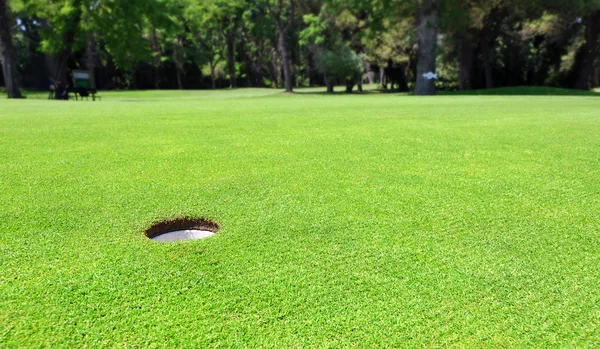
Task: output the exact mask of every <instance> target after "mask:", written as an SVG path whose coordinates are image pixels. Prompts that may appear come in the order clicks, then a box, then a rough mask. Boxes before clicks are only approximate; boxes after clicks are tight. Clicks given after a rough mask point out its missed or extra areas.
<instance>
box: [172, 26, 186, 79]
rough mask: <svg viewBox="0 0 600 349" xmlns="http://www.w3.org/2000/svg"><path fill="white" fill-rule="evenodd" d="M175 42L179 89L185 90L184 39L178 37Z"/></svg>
mask: <svg viewBox="0 0 600 349" xmlns="http://www.w3.org/2000/svg"><path fill="white" fill-rule="evenodd" d="M176 40H177V41H176V42H175V52H174V55H173V56H174V58H175V59H174V60H175V73H176V74H177V88H178V89H180V90H183V60H184V57H183V37H181V36H180V35H178V36H177V38H176Z"/></svg>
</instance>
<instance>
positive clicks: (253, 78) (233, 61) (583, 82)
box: [0, 0, 600, 97]
mask: <svg viewBox="0 0 600 349" xmlns="http://www.w3.org/2000/svg"><path fill="white" fill-rule="evenodd" d="M599 40H600V0H574V1H566V0H533V1H527V2H522V1H517V0H494V1H476V0H420V1H412V0H398V1H385V0H258V1H249V0H155V1H148V2H131V1H127V0H115V1H112V2H110V3H107V2H98V1H92V0H54V1H50V2H48V1H44V0H0V51H1V53H2V55H1V57H2V68H3V69H2V71H3V74H2V76H0V85H2V86H6V90H7V92H8V94H9V95H10V96H11V97H19V96H20V94H19V93H20V92H19V88H20V87H23V88H27V89H47V88H48V86H49V85H50V82H51V79H54V80H64V81H69V79H70V78H69V75H68V72H69V71H71V70H76V69H84V70H89V71H91V72H92V73H93V74H92V80H93V85H94V87H97V88H99V89H202V88H229V87H233V88H235V87H278V88H284V89H286V90H287V91H293V89H294V88H295V87H297V86H327V90H328V91H329V92H333V90H334V86H336V85H344V86H346V88H345V90H346V92H352V91H355V90H358V91H361V89H362V84H363V83H376V84H378V86H379V88H381V89H386V90H395V91H408V90H414V91H415V94H434V93H435V90H440V89H443V90H458V89H460V90H470V89H481V88H492V87H503V86H517V85H531V86H534V85H535V86H541V85H545V86H555V87H566V88H577V89H589V88H591V87H595V86H598V85H599V83H600V81H599V80H600V59H599V56H600V55H599V42H598V41H599ZM428 72H431V73H437V76H438V78H437V79H426V78H424V77H423V74H425V73H428Z"/></svg>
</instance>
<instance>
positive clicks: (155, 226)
mask: <svg viewBox="0 0 600 349" xmlns="http://www.w3.org/2000/svg"><path fill="white" fill-rule="evenodd" d="M220 229H221V227H220V225H219V224H218V223H217V222H215V221H213V220H211V219H207V218H196V217H177V218H171V219H165V220H161V221H156V222H154V223H152V225H150V227H149V228H147V229H146V230H144V236H146V237H147V238H148V239H150V240H153V239H154V238H155V237H157V236H161V235H164V234H168V233H173V232H176V231H180V230H205V231H209V232H211V233H214V234H216V233H217V232H219V230H220Z"/></svg>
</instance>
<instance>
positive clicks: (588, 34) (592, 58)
mask: <svg viewBox="0 0 600 349" xmlns="http://www.w3.org/2000/svg"><path fill="white" fill-rule="evenodd" d="M599 36H600V11H597V12H595V13H594V14H592V15H591V16H589V17H587V18H586V19H585V44H584V45H585V46H584V52H583V55H584V56H583V63H582V65H581V68H580V70H579V73H578V74H577V80H576V81H575V86H574V87H575V88H576V89H579V90H587V89H589V88H590V79H591V77H592V74H593V72H594V63H595V62H596V56H597V55H598V37H599Z"/></svg>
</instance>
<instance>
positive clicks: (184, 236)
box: [152, 229, 215, 242]
mask: <svg viewBox="0 0 600 349" xmlns="http://www.w3.org/2000/svg"><path fill="white" fill-rule="evenodd" d="M213 235H215V233H213V232H212V231H208V230H196V229H188V230H177V231H173V232H169V233H165V234H161V235H158V236H155V237H153V238H152V240H154V241H158V242H173V241H184V240H200V239H205V238H208V237H211V236H213Z"/></svg>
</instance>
